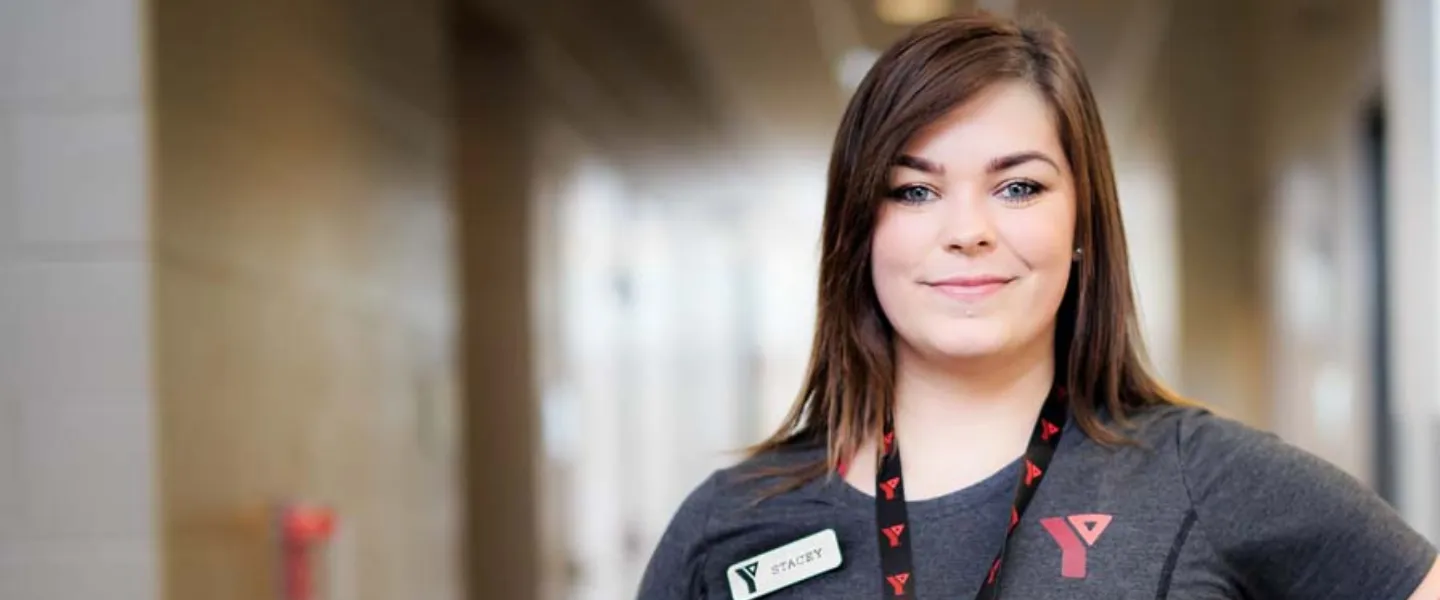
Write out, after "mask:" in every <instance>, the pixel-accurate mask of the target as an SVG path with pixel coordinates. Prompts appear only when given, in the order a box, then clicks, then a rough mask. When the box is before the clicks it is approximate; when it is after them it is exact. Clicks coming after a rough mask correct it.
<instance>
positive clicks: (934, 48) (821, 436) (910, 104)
mask: <svg viewBox="0 0 1440 600" xmlns="http://www.w3.org/2000/svg"><path fill="white" fill-rule="evenodd" d="M1004 81H1025V82H1029V83H1030V84H1033V85H1034V86H1035V88H1036V89H1037V90H1038V91H1039V92H1040V93H1041V94H1042V95H1043V96H1044V97H1045V98H1046V99H1047V100H1048V101H1049V104H1050V106H1051V107H1052V109H1053V110H1054V112H1055V121H1056V124H1057V127H1058V128H1059V134H1060V143H1061V146H1062V148H1064V150H1065V154H1066V159H1067V160H1068V161H1069V164H1070V168H1071V171H1072V172H1073V173H1074V177H1075V192H1076V200H1075V201H1076V220H1075V221H1076V225H1075V227H1076V231H1075V243H1076V246H1077V247H1078V248H1080V250H1081V253H1082V254H1081V256H1082V257H1083V259H1082V260H1080V261H1078V262H1077V263H1076V264H1075V266H1074V267H1072V269H1071V273H1070V281H1069V283H1068V285H1067V287H1066V291H1065V297H1064V300H1062V302H1061V304H1060V309H1059V312H1058V314H1057V316H1056V319H1057V321H1056V328H1055V358H1056V365H1057V369H1056V370H1057V373H1056V376H1057V377H1061V378H1063V380H1062V381H1063V382H1064V384H1065V386H1066V388H1067V391H1068V392H1069V402H1070V405H1071V406H1070V412H1071V414H1072V415H1073V418H1074V419H1075V421H1076V422H1077V424H1078V425H1079V426H1080V427H1081V428H1082V429H1083V430H1084V431H1085V433H1086V434H1087V435H1089V436H1090V437H1091V438H1093V439H1095V440H1096V441H1099V442H1100V443H1103V444H1115V443H1119V442H1122V441H1124V438H1123V437H1122V436H1120V435H1118V434H1116V433H1115V432H1113V431H1111V430H1110V429H1108V428H1107V427H1106V426H1105V424H1104V423H1103V422H1102V420H1101V417H1100V416H1099V414H1098V413H1099V411H1100V410H1101V409H1102V407H1103V409H1104V410H1106V411H1108V412H1109V413H1110V415H1111V416H1112V417H1113V418H1114V419H1115V420H1116V421H1117V422H1120V423H1122V424H1123V423H1124V420H1125V416H1126V413H1127V410H1128V409H1133V408H1137V407H1140V406H1144V405H1150V404H1161V403H1178V402H1180V399H1179V398H1178V397H1176V396H1175V395H1174V394H1173V393H1172V392H1170V391H1169V390H1168V389H1166V388H1165V387H1164V386H1163V385H1161V384H1160V383H1159V382H1158V381H1157V380H1156V379H1155V378H1154V377H1153V376H1152V375H1151V374H1150V372H1149V369H1148V368H1147V366H1146V357H1145V350H1144V347H1143V344H1142V341H1141V338H1140V334H1139V328H1138V323H1137V318H1136V313H1135V300H1134V296H1133V293H1132V290H1131V285H1130V269H1129V257H1128V254H1127V251H1126V247H1125V231H1124V227H1123V225H1122V224H1121V220H1120V205H1119V200H1118V198H1117V194H1116V191H1115V176H1114V172H1113V169H1112V167H1111V163H1110V150H1109V147H1108V144H1107V142H1106V140H1105V131H1104V129H1103V127H1102V126H1101V123H1100V114H1099V110H1098V109H1097V107H1096V104H1095V99H1094V97H1093V96H1092V94H1091V92H1090V84H1089V83H1088V82H1087V81H1086V79H1085V73H1084V71H1083V70H1082V69H1081V68H1080V63H1079V61H1078V60H1077V59H1076V57H1075V53H1074V51H1073V50H1072V49H1071V47H1070V44H1069V41H1068V40H1067V39H1066V37H1065V35H1064V33H1062V32H1061V31H1060V30H1059V29H1058V28H1056V27H1055V26H1053V25H1051V24H1049V23H1045V22H1037V23H1036V24H1034V25H1025V26H1022V25H1020V24H1017V23H1014V22H1012V21H1009V20H1006V19H1002V18H998V17H993V16H990V15H986V14H978V15H973V16H958V17H948V18H943V19H939V20H936V21H932V22H929V23H926V24H924V25H921V26H919V27H917V28H916V29H915V30H914V31H912V32H911V33H910V34H909V35H908V36H907V37H905V38H904V39H903V40H901V41H899V42H898V43H896V44H895V45H894V46H892V47H891V48H890V49H889V50H887V51H886V52H885V53H884V54H882V55H881V56H880V58H879V60H878V61H877V62H876V63H875V65H874V67H872V68H871V69H870V72H869V73H868V74H867V75H866V76H865V79H864V80H863V81H862V82H861V84H860V87H859V88H858V90H857V91H856V92H855V95H854V96H853V97H852V98H851V100H850V104H849V106H848V107H847V108H846V110H845V115H844V117H843V119H842V120H841V122H840V128H839V132H838V133H837V134H836V137H835V147H834V150H833V153H832V154H831V158H830V173H829V181H828V191H827V194H826V199H825V217H824V223H823V226H822V248H821V250H822V252H821V258H820V281H819V283H820V286H819V298H818V310H817V318H816V328H815V338H814V342H813V346H812V348H811V356H810V364H809V367H808V370H807V373H806V376H805V381H804V386H803V388H802V389H801V391H800V394H799V397H798V398H797V399H796V401H795V404H794V406H793V407H792V408H791V409H790V413H789V415H788V416H787V417H786V418H785V421H784V423H783V424H782V425H781V426H780V428H779V430H778V431H777V432H776V433H774V434H773V435H772V436H770V438H769V439H767V440H765V441H764V442H761V443H760V444H758V445H756V446H755V447H753V448H752V449H751V454H752V456H755V455H760V454H764V453H768V452H773V451H779V450H784V449H787V448H792V447H795V446H797V445H802V444H804V445H811V444H816V445H818V444H823V445H824V446H825V447H826V448H827V450H828V455H827V460H826V461H825V462H824V463H823V464H821V463H818V462H817V463H815V464H808V465H802V466H801V467H799V468H796V469H793V470H788V471H785V474H786V475H787V476H788V477H787V482H786V484H785V485H782V486H781V488H782V489H790V488H793V487H795V486H798V485H801V484H803V483H804V482H806V481H809V480H812V479H814V478H816V477H819V476H822V475H824V474H825V473H826V472H834V470H835V469H836V468H837V466H838V463H839V461H841V460H844V459H845V458H846V457H850V456H852V455H853V454H854V453H855V452H856V451H857V449H858V448H859V447H860V446H861V445H862V444H863V443H864V442H865V441H866V440H867V438H869V437H871V436H874V435H877V434H878V433H879V432H880V429H881V427H882V425H883V419H884V417H885V415H886V414H887V413H888V411H889V410H890V408H891V404H892V402H893V401H894V385H895V361H894V354H893V343H892V340H893V337H894V330H893V329H892V327H891V325H890V322H889V320H888V319H887V318H886V317H885V314H884V313H883V312H882V310H881V308H880V305H879V302H878V301H877V300H876V296H875V288H874V282H873V280H872V278H871V274H870V242H871V237H872V234H873V232H874V229H875V222H876V219H877V216H878V212H879V210H880V206H881V202H883V201H884V200H883V196H884V194H883V190H884V188H883V186H884V184H885V180H886V177H887V171H888V169H889V167H890V165H892V164H894V159H895V158H896V157H898V155H899V153H900V152H901V150H902V148H903V146H904V145H905V144H906V142H907V141H909V140H910V138H911V137H912V136H914V135H915V134H916V132H918V131H919V130H920V129H921V128H923V127H925V126H926V125H928V124H930V123H932V122H934V121H935V120H937V119H938V118H940V117H941V116H943V115H945V114H946V113H947V112H949V111H950V110H952V109H953V108H954V107H956V106H959V105H961V104H963V103H964V102H966V101H967V100H968V99H970V98H973V97H975V96H976V95H977V94H979V93H980V92H981V91H982V90H985V89H986V88H987V87H989V86H991V85H994V84H996V83H999V82H1004ZM1062 366H1063V367H1062Z"/></svg>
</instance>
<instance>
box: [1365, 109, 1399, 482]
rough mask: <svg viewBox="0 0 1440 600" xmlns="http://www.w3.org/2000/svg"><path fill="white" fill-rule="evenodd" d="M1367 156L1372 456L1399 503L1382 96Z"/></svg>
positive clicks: (1371, 112) (1369, 129) (1368, 123)
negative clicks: (1391, 373)
mask: <svg viewBox="0 0 1440 600" xmlns="http://www.w3.org/2000/svg"><path fill="white" fill-rule="evenodd" d="M1361 119H1362V127H1363V128H1364V129H1363V133H1362V140H1363V143H1364V149H1363V160H1364V176H1365V185H1366V194H1367V195H1368V196H1369V198H1368V199H1367V200H1368V202H1366V203H1365V205H1366V206H1367V207H1368V208H1369V214H1367V215H1366V217H1367V225H1368V226H1369V231H1368V232H1367V233H1368V235H1366V236H1365V238H1366V245H1368V246H1369V248H1368V255H1369V256H1368V258H1369V260H1370V268H1371V269H1372V272H1373V273H1374V278H1375V279H1374V284H1373V285H1371V286H1370V287H1369V289H1370V298H1369V304H1370V331H1371V335H1370V348H1369V352H1368V355H1369V360H1370V372H1371V373H1374V374H1375V375H1374V376H1373V377H1371V386H1372V388H1371V398H1372V402H1373V403H1374V404H1373V407H1372V410H1373V411H1374V412H1373V414H1374V415H1375V416H1374V418H1373V419H1372V420H1371V428H1372V430H1371V431H1372V439H1373V441H1372V444H1373V448H1372V449H1371V451H1372V454H1371V456H1372V458H1371V467H1370V468H1371V473H1372V477H1373V483H1374V486H1375V490H1376V491H1377V492H1378V493H1379V494H1380V496H1381V497H1383V498H1385V500H1386V501H1387V502H1390V503H1391V504H1394V503H1395V501H1396V488H1395V444H1394V439H1395V425H1394V411H1393V410H1392V408H1391V394H1390V311H1389V309H1388V307H1387V305H1386V299H1387V290H1389V289H1390V277H1389V269H1388V267H1387V265H1388V264H1389V256H1388V255H1387V254H1388V253H1387V251H1386V246H1385V240H1386V239H1388V236H1387V235H1386V229H1387V228H1386V225H1385V223H1386V219H1387V218H1388V216H1387V215H1388V212H1389V211H1388V210H1387V209H1388V206H1387V204H1388V203H1389V197H1388V196H1387V190H1386V186H1385V170H1386V168H1387V163H1386V155H1385V144H1386V137H1385V130H1386V119H1385V102H1384V100H1383V99H1382V98H1380V97H1377V98H1376V99H1375V100H1373V101H1371V102H1370V104H1369V105H1368V106H1366V108H1365V109H1364V112H1363V114H1362V115H1361Z"/></svg>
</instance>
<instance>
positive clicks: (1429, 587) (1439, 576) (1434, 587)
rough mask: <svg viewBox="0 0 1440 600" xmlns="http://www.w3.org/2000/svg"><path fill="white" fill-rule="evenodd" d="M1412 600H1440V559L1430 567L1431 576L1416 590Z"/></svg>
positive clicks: (1411, 596)
mask: <svg viewBox="0 0 1440 600" xmlns="http://www.w3.org/2000/svg"><path fill="white" fill-rule="evenodd" d="M1410 600H1440V559H1437V560H1436V561H1435V564H1434V565H1431V566H1430V574H1429V575H1426V576H1425V581H1422V582H1420V587H1418V588H1415V593H1414V594H1411V595H1410Z"/></svg>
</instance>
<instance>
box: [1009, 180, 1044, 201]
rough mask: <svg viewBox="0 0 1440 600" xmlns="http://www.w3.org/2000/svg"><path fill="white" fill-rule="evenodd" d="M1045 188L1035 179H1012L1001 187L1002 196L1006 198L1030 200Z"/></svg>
mask: <svg viewBox="0 0 1440 600" xmlns="http://www.w3.org/2000/svg"><path fill="white" fill-rule="evenodd" d="M1044 190H1045V188H1044V187H1043V186H1041V185H1040V184H1038V183H1035V182H1033V181H1011V182H1010V183H1007V184H1005V185H1004V187H1001V188H1000V197H1001V198H1004V199H1006V200H1029V199H1030V198H1032V197H1034V196H1035V195H1037V194H1039V193H1040V192H1042V191H1044Z"/></svg>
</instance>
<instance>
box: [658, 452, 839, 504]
mask: <svg viewBox="0 0 1440 600" xmlns="http://www.w3.org/2000/svg"><path fill="white" fill-rule="evenodd" d="M824 462H825V449H824V448H822V447H819V446H807V445H796V446H790V447H782V448H777V449H772V450H766V451H762V452H757V453H754V454H751V455H749V456H747V457H745V458H744V459H742V460H740V461H739V462H737V463H735V464H733V465H730V466H727V467H724V468H720V469H717V470H715V471H714V472H712V473H711V474H710V476H709V477H707V478H706V479H705V481H703V482H702V483H701V484H700V485H698V486H696V488H695V489H694V490H693V491H692V492H691V493H690V496H689V497H688V498H687V499H686V501H685V503H686V504H691V505H703V506H704V507H705V508H706V512H707V513H715V512H720V511H724V510H728V509H736V508H745V507H753V506H756V505H758V504H760V503H762V502H766V501H771V500H783V499H785V498H786V497H787V496H790V495H793V494H796V493H800V492H802V491H804V489H805V488H806V487H807V486H806V484H807V483H808V482H809V481H810V480H812V479H813V477H807V476H806V475H814V474H815V473H817V472H819V470H820V469H822V468H823V465H824Z"/></svg>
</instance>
